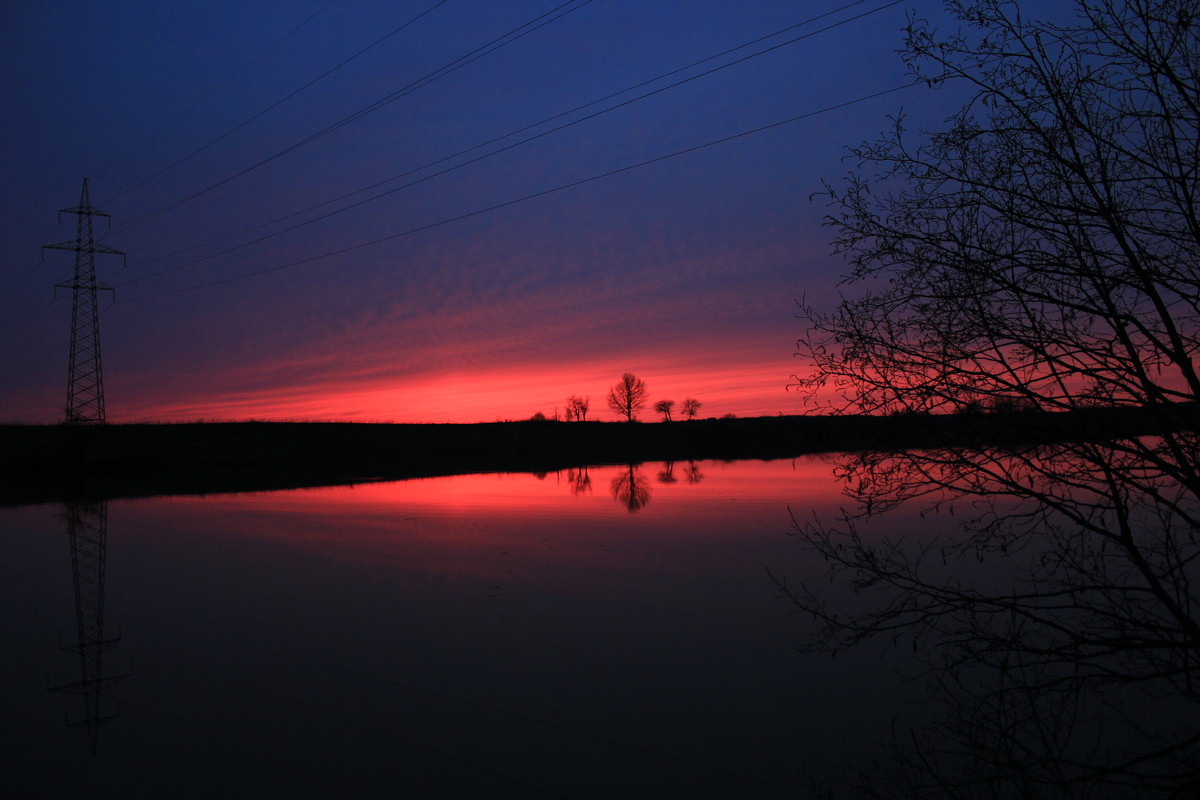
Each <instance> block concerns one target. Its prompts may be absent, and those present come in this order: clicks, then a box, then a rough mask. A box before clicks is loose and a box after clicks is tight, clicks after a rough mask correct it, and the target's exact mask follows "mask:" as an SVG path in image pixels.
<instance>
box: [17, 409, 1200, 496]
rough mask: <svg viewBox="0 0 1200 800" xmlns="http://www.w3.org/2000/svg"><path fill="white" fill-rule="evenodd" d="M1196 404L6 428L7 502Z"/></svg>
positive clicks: (565, 462)
mask: <svg viewBox="0 0 1200 800" xmlns="http://www.w3.org/2000/svg"><path fill="white" fill-rule="evenodd" d="M1198 422H1200V415H1198V412H1197V409H1196V408H1195V407H1193V406H1190V405H1189V406H1174V407H1170V408H1165V409H1163V408H1160V409H1155V410H1147V409H1139V408H1106V409H1088V410H1086V411H1077V412H1071V413H1056V414H1046V413H1041V412H1012V413H1004V414H979V415H947V416H941V415H939V416H925V415H901V416H889V417H875V416H779V417H756V418H745V419H709V420H696V421H690V422H670V423H658V422H655V423H634V424H628V423H620V422H569V423H568V422H552V421H533V420H530V421H524V422H492V423H475V424H440V425H439V424H424V425H415V424H387V423H381V424H376V423H336V422H209V423H204V422H200V423H179V424H121V425H102V426H66V425H40V426H39V425H0V505H26V504H36V503H50V502H64V501H68V500H73V499H74V500H82V499H101V498H116V497H144V496H154V495H168V494H215V493H221V492H236V491H265V490H270V489H284V488H295V487H301V486H319V485H334V484H346V483H363V482H368V481H378V480H401V479H405V478H419V477H431V476H437V475H454V474H468V473H478V472H552V471H555V470H559V469H565V468H568V467H574V466H583V465H601V464H617V463H621V464H624V463H630V464H637V463H642V462H647V461H686V460H702V459H716V460H733V459H758V460H769V459H780V458H795V457H797V456H801V455H805V454H812V453H822V452H835V451H853V450H896V449H922V448H933V447H954V446H972V445H973V446H977V445H983V444H996V445H1004V444H1031V443H1037V442H1046V441H1053V440H1058V441H1062V440H1089V439H1090V440H1094V439H1111V438H1125V437H1130V436H1139V435H1150V434H1155V433H1163V432H1166V431H1168V430H1184V429H1187V430H1196V429H1197V428H1198V427H1200V426H1198V424H1197V423H1198Z"/></svg>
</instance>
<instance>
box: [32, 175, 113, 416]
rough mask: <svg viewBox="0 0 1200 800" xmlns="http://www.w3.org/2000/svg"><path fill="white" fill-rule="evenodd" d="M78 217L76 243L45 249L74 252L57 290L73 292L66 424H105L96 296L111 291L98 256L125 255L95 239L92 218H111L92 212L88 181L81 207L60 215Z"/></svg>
mask: <svg viewBox="0 0 1200 800" xmlns="http://www.w3.org/2000/svg"><path fill="white" fill-rule="evenodd" d="M63 214H75V215H77V216H78V217H79V220H78V223H77V225H76V232H75V239H74V241H70V242H59V243H58V244H47V245H43V248H48V249H51V250H72V251H74V252H75V277H74V278H73V279H72V280H70V281H67V282H65V283H60V284H57V287H58V288H63V289H71V290H72V304H71V363H70V369H69V373H68V377H67V420H66V421H67V423H68V424H92V425H103V424H104V372H103V370H102V368H101V363H100V313H99V307H98V305H97V302H96V293H97V292H98V291H102V290H106V291H112V287H110V286H105V285H104V284H102V283H98V282H97V281H96V254H97V253H108V254H112V255H125V254H124V253H122V252H121V251H120V250H114V249H113V248H111V247H109V246H107V245H103V244H100V243H99V242H97V241H96V240H95V239H94V238H93V236H92V217H108V214H105V213H104V212H102V211H97V210H96V209H94V208H92V203H91V200H90V198H89V197H88V181H87V178H84V179H83V191H82V192H81V193H80V196H79V205H78V206H76V207H74V208H63V209H60V210H59V212H58V215H59V219H60V220H61V219H62V215H63Z"/></svg>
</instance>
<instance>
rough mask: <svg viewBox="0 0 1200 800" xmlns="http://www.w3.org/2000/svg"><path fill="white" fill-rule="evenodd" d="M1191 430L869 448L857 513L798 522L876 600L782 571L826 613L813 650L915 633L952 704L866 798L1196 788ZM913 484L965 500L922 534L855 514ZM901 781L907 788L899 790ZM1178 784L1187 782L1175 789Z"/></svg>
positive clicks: (852, 474)
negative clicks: (1043, 442) (882, 532)
mask: <svg viewBox="0 0 1200 800" xmlns="http://www.w3.org/2000/svg"><path fill="white" fill-rule="evenodd" d="M1198 464H1200V439H1198V437H1197V436H1195V435H1193V434H1181V435H1169V436H1164V437H1159V438H1155V439H1144V440H1132V441H1116V442H1104V443H1085V444H1075V445H1061V444H1056V445H1052V446H1042V447H1038V448H1032V449H1027V450H1007V451H1005V450H988V451H981V450H949V449H947V450H940V451H926V452H920V453H898V454H897V453H891V454H880V453H875V454H859V455H855V456H852V457H846V458H845V459H843V461H842V462H841V464H840V466H839V473H840V477H841V478H842V479H843V480H844V481H845V482H846V486H847V493H848V494H849V495H851V497H853V498H854V499H855V500H856V501H857V510H856V511H853V512H847V513H845V514H844V516H843V517H842V519H841V520H840V521H839V522H837V523H834V524H826V523H823V522H821V521H816V520H814V521H811V522H807V523H798V524H797V530H798V531H799V533H800V535H801V537H802V539H803V541H804V542H805V543H806V545H807V546H808V548H810V549H811V550H812V551H813V552H814V553H815V554H817V555H819V556H820V557H821V558H822V559H824V561H825V563H826V564H827V565H828V567H829V570H828V572H829V577H831V578H833V579H835V580H844V581H846V582H848V583H849V584H850V585H851V586H852V587H853V588H854V589H855V590H856V591H857V592H859V593H861V594H864V595H867V596H868V597H869V598H870V599H871V600H872V601H873V602H872V603H870V605H869V607H868V608H867V609H866V610H864V611H860V612H857V613H851V614H847V613H846V612H845V609H844V608H839V607H838V606H837V604H835V603H832V602H829V601H828V599H827V598H826V597H824V596H822V592H821V591H820V590H819V589H818V588H816V587H814V586H812V585H810V584H802V585H799V586H789V585H787V584H786V583H785V582H783V581H782V580H778V581H777V582H778V583H779V585H780V586H781V588H782V589H783V590H784V592H785V593H786V594H787V595H788V596H789V597H790V598H791V599H792V601H793V602H795V603H796V604H797V605H798V606H799V607H801V608H802V609H803V610H805V611H806V612H809V613H811V614H812V615H814V616H815V617H816V619H818V620H819V623H820V628H819V633H818V634H817V635H816V636H815V637H814V638H813V639H812V641H811V642H809V645H808V646H809V647H810V648H811V649H812V650H835V651H836V650H837V649H840V648H844V647H847V646H851V645H854V644H856V643H858V642H861V641H863V640H865V639H867V638H870V637H874V636H879V635H883V636H887V637H888V638H889V639H890V640H891V641H892V643H893V644H895V643H898V642H899V641H900V640H901V639H907V640H910V643H911V647H912V649H913V651H914V652H915V653H917V654H918V657H919V658H920V659H921V660H922V661H923V662H924V664H925V665H926V666H927V667H928V670H929V672H928V675H929V677H930V678H931V679H932V684H931V686H932V687H933V688H934V689H935V690H936V691H937V692H938V695H937V696H938V697H940V698H941V700H942V702H943V704H944V706H945V711H946V718H945V719H943V720H941V721H939V722H938V724H936V725H934V726H930V728H929V729H928V730H922V731H920V732H919V733H918V732H914V734H913V737H912V740H911V742H905V743H903V745H902V746H900V745H898V746H897V759H898V760H897V766H898V773H899V774H900V775H901V776H902V780H901V781H900V782H897V781H896V777H895V775H890V776H889V778H888V788H887V791H886V792H884V791H882V790H880V789H879V787H878V786H877V785H876V783H874V782H873V781H872V776H870V775H869V774H867V773H866V772H864V771H856V772H855V777H856V779H855V785H856V786H857V787H858V788H859V789H863V790H866V793H867V794H868V795H872V796H879V795H884V794H886V795H888V796H895V795H897V794H899V795H911V796H921V797H929V796H937V795H941V796H954V797H961V796H977V795H978V796H1010V795H1011V796H1022V797H1040V796H1048V797H1071V796H1087V797H1100V796H1104V797H1107V796H1124V795H1123V793H1125V792H1128V791H1130V790H1132V789H1134V788H1136V789H1137V790H1138V791H1139V792H1142V793H1149V792H1151V791H1153V790H1158V791H1159V792H1161V793H1162V794H1164V795H1168V796H1180V797H1182V796H1195V795H1188V794H1187V793H1188V792H1196V791H1197V790H1200V766H1198V765H1200V713H1197V712H1200V618H1198V615H1197V610H1198V609H1197V606H1198V604H1200V598H1198V597H1197V594H1196V589H1195V587H1196V586H1197V585H1198V580H1200V569H1198V567H1200V537H1198V535H1197V534H1198V532H1200V492H1198V489H1200V480H1198V477H1200V474H1198V472H1197V465H1198ZM917 498H921V499H923V500H925V501H927V502H929V501H932V503H933V505H934V506H935V507H937V506H941V507H943V508H944V507H961V506H963V505H964V504H965V505H969V506H970V507H971V508H972V509H973V510H974V513H973V514H972V515H971V519H970V521H969V522H967V523H966V524H964V525H963V527H962V529H961V533H960V534H958V535H956V536H954V537H952V538H949V539H934V538H929V539H925V540H923V541H919V542H913V541H905V540H903V539H900V538H895V537H892V538H889V537H884V538H876V537H870V536H868V535H867V534H866V533H865V531H864V528H863V523H864V522H865V521H866V520H867V519H869V518H871V517H874V516H876V515H878V514H880V513H883V512H886V511H889V510H891V509H894V508H896V507H897V506H900V505H902V504H904V503H907V502H909V501H913V500H915V499H917ZM900 788H903V789H904V790H905V791H899V789H900ZM1172 793H1178V794H1172Z"/></svg>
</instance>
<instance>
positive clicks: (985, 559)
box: [790, 0, 1200, 797]
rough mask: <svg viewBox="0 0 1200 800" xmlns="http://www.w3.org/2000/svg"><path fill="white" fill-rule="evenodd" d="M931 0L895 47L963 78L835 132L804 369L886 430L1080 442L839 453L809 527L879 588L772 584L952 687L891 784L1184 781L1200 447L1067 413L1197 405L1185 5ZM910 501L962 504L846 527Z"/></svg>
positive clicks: (1008, 790)
mask: <svg viewBox="0 0 1200 800" xmlns="http://www.w3.org/2000/svg"><path fill="white" fill-rule="evenodd" d="M948 5H949V6H950V8H951V10H952V11H953V12H954V13H955V15H956V16H958V17H959V18H960V21H961V22H962V27H961V29H960V30H961V31H962V32H959V33H954V34H952V35H949V36H942V35H940V34H938V33H937V32H936V31H933V30H932V29H931V28H930V27H929V25H928V24H927V23H925V22H923V21H921V20H914V21H913V23H912V24H911V25H910V26H909V27H908V28H907V29H906V40H905V45H904V59H905V62H906V63H907V64H908V65H909V66H910V68H911V69H912V71H913V72H914V74H915V76H916V77H918V78H920V79H923V80H925V81H927V82H928V83H929V84H931V85H933V84H941V83H950V82H953V83H955V84H956V85H959V86H963V87H964V88H965V87H971V88H970V89H969V90H968V91H970V92H971V97H970V98H968V102H967V103H966V104H965V105H964V106H963V107H961V108H960V109H959V110H957V111H956V112H955V113H954V114H953V115H952V116H951V117H950V118H949V119H948V121H947V126H946V128H945V129H943V130H940V131H936V132H932V133H929V134H928V135H922V136H921V138H920V139H919V140H914V134H913V133H912V128H911V127H910V126H907V125H905V124H904V122H903V121H902V120H899V119H897V120H895V121H894V124H893V125H892V127H891V130H889V131H888V132H886V133H885V134H883V135H882V136H881V137H879V138H877V139H875V140H874V141H872V142H869V143H867V144H865V145H862V146H860V147H858V148H855V149H854V150H853V151H852V152H853V154H854V155H855V156H856V157H857V159H858V161H859V164H860V167H859V169H860V170H861V174H855V175H851V176H850V178H849V180H848V182H847V184H846V185H845V186H844V188H841V189H836V188H833V187H831V196H832V202H833V206H834V212H833V215H832V216H831V218H830V221H831V224H833V225H834V226H835V228H836V229H837V230H838V235H837V239H836V241H835V246H836V247H837V249H839V250H840V251H841V252H842V253H844V254H845V255H846V257H847V258H848V260H849V262H850V264H851V266H852V272H851V274H850V276H849V280H850V281H852V282H853V281H858V282H861V283H862V284H864V285H863V291H862V292H861V293H859V294H857V295H854V296H850V297H848V298H847V299H845V300H843V301H842V302H841V303H840V304H839V305H838V306H837V307H836V309H835V310H834V311H832V312H831V313H820V312H817V311H815V310H811V309H810V310H809V311H810V313H808V314H807V318H808V321H809V322H810V329H809V331H808V332H807V334H806V335H805V337H804V339H802V340H801V342H800V343H799V349H800V350H801V354H802V356H804V358H805V360H806V361H808V362H809V363H810V364H811V366H812V369H811V371H810V372H809V373H808V374H805V375H802V376H800V377H799V384H800V385H801V387H802V388H804V389H805V390H807V391H809V392H810V393H811V396H812V397H813V399H816V400H821V399H824V400H831V397H833V396H837V395H840V397H841V400H840V401H839V400H833V402H834V403H835V406H836V407H837V408H839V409H849V410H852V411H857V412H884V413H886V412H907V416H905V417H904V418H903V419H900V418H897V424H898V425H911V424H918V423H919V422H920V420H921V419H922V417H923V416H924V415H925V414H928V413H929V412H936V411H958V412H971V413H974V412H977V411H979V410H982V409H989V408H990V409H992V410H995V411H1003V412H1004V416H1000V415H997V418H999V419H1002V420H1003V419H1007V420H1011V421H1013V422H1014V424H1015V423H1016V422H1017V421H1019V420H1020V419H1022V418H1032V417H1035V416H1037V415H1038V414H1039V413H1040V411H1064V412H1070V414H1069V415H1064V417H1065V418H1066V419H1068V420H1070V421H1071V424H1072V425H1076V429H1075V430H1074V431H1071V432H1070V433H1069V435H1070V436H1072V437H1073V438H1075V439H1076V441H1078V442H1083V443H1081V444H1054V445H1045V446H1041V447H1037V448H1031V449H1026V450H1017V449H1010V450H1008V451H1003V450H985V449H978V448H977V449H973V450H961V449H960V450H954V449H932V450H928V451H925V452H922V453H904V454H885V455H865V456H860V457H857V458H853V459H850V460H847V461H846V462H845V463H844V464H843V466H842V472H843V477H844V478H845V479H846V480H847V487H848V489H849V491H850V493H851V494H852V495H854V496H855V497H856V499H857V500H858V501H859V503H860V506H859V508H860V512H859V513H858V514H851V515H848V516H847V517H846V518H845V519H843V520H842V522H841V523H840V524H836V525H834V526H830V525H829V524H827V523H813V524H810V525H807V526H804V527H802V533H803V536H804V539H805V541H806V542H807V544H808V545H809V546H810V547H811V548H812V549H813V550H814V551H815V552H816V553H817V554H819V555H820V556H822V557H823V558H824V559H825V560H826V562H827V563H828V564H829V565H830V569H831V572H832V574H833V575H834V577H837V578H842V579H845V580H846V581H847V582H849V583H850V584H851V585H852V586H854V587H855V588H856V589H858V590H860V591H861V592H864V593H867V594H869V595H870V596H871V597H872V598H873V599H874V600H875V601H876V602H875V604H874V605H873V607H872V606H869V607H868V608H867V609H866V610H865V611H860V612H857V613H854V612H851V613H847V611H846V610H845V609H835V608H833V607H832V606H831V605H829V604H827V603H826V602H825V601H824V599H823V598H822V597H820V596H819V594H817V593H815V592H814V591H813V590H812V587H811V586H800V587H798V588H793V589H791V590H790V594H791V596H792V598H793V599H794V600H795V602H796V603H798V604H799V605H800V606H801V607H802V608H804V609H805V610H807V611H811V612H812V613H813V614H814V615H815V616H816V617H817V619H818V620H820V621H821V622H822V623H823V624H824V627H823V629H822V632H821V634H820V636H819V637H818V638H817V639H816V640H815V641H814V642H813V646H814V647H829V648H838V647H842V646H846V645H850V644H853V643H855V642H858V641H861V640H862V639H865V638H868V637H871V636H875V635H885V636H888V637H889V638H890V639H892V640H893V641H895V640H897V639H900V638H902V637H903V638H906V639H907V638H908V637H912V641H911V642H908V641H906V644H911V645H912V647H913V648H914V650H915V651H916V652H917V653H918V654H919V655H920V656H921V657H923V658H925V659H926V660H927V662H928V663H929V666H930V667H931V668H932V669H933V670H934V672H933V675H935V676H936V677H937V680H938V685H939V686H940V687H941V688H943V689H944V690H947V693H948V696H949V697H951V698H952V703H951V711H952V714H951V716H950V717H949V718H948V719H949V722H948V723H946V722H945V721H944V722H943V724H940V725H938V726H935V727H933V728H931V729H930V730H929V731H928V732H926V733H927V736H925V737H923V736H915V737H914V738H913V741H912V742H911V743H908V744H906V745H905V747H904V749H903V753H902V756H901V760H900V764H901V766H902V767H904V768H905V769H902V775H903V776H904V777H905V778H906V779H907V780H899V781H892V782H891V783H890V784H889V786H888V787H887V793H888V794H892V793H895V792H899V791H900V790H902V789H908V790H909V792H908V793H909V794H912V795H915V796H922V797H928V796H931V795H935V794H941V795H944V796H988V797H994V796H1024V797H1036V796H1049V797H1062V796H1072V795H1075V796H1084V795H1086V796H1088V797H1100V796H1106V797H1107V796H1129V795H1130V794H1137V795H1138V796H1146V795H1149V794H1153V793H1161V794H1167V793H1174V794H1175V795H1176V796H1179V797H1183V796H1189V797H1195V796H1200V767H1198V766H1197V765H1198V764H1200V728H1198V727H1197V726H1200V713H1197V712H1198V711H1200V708H1198V706H1200V702H1198V701H1200V619H1198V613H1197V612H1198V611H1200V608H1198V606H1200V596H1198V595H1197V587H1198V586H1200V443H1198V439H1197V436H1196V435H1195V434H1194V433H1181V434H1164V435H1158V436H1155V437H1147V438H1142V439H1133V440H1122V441H1106V440H1105V438H1106V436H1109V437H1110V436H1111V435H1112V433H1111V429H1110V430H1107V431H1106V429H1105V426H1104V425H1103V423H1102V422H1100V423H1097V424H1088V423H1087V421H1088V420H1100V419H1102V415H1101V414H1098V413H1096V411H1097V409H1096V408H1095V407H1096V406H1118V407H1127V408H1128V409H1135V410H1136V411H1137V413H1138V414H1139V415H1140V419H1142V420H1145V421H1147V424H1148V425H1152V426H1153V428H1154V430H1158V431H1164V430H1166V431H1170V430H1174V431H1178V430H1196V428H1197V426H1196V418H1195V417H1196V413H1195V409H1196V403H1197V400H1200V374H1198V373H1197V370H1196V364H1195V358H1196V354H1197V352H1200V206H1198V205H1197V204H1196V202H1195V197H1196V177H1195V176H1196V164H1197V163H1200V138H1198V137H1197V135H1196V131H1197V129H1198V128H1200V104H1198V103H1197V97H1198V96H1200V88H1198V79H1200V75H1198V71H1197V62H1196V53H1197V52H1200V25H1198V24H1197V16H1196V11H1195V2H1194V0H1155V2H1147V1H1146V0H1117V1H1116V2H1107V0H1103V1H1102V0H1094V1H1092V0H1077V2H1076V3H1075V4H1074V5H1075V9H1074V13H1073V14H1072V17H1071V21H1070V22H1069V23H1068V24H1067V25H1058V24H1049V23H1039V22H1036V21H1034V20H1032V19H1030V18H1029V17H1027V16H1025V15H1024V14H1023V13H1022V11H1021V10H1020V9H1018V5H1022V4H1017V3H1010V2H1004V0H975V1H974V2H969V3H968V2H951V3H949V4H948ZM1039 410H1040V411H1039ZM913 412H920V413H913ZM1043 424H1044V423H1043ZM1042 438H1043V439H1044V438H1046V437H1045V436H1044V435H1043V436H1042ZM918 498H923V499H924V500H926V501H930V500H932V501H934V502H951V503H953V501H955V500H958V501H961V502H959V503H957V504H955V505H957V506H959V507H961V506H962V505H964V504H966V505H969V506H971V507H972V508H973V509H974V510H975V513H974V514H972V515H970V516H971V518H972V521H971V522H969V523H968V524H967V525H966V526H965V527H964V528H963V530H962V532H961V533H960V534H959V535H957V536H956V537H954V538H953V539H951V540H947V541H937V542H925V543H923V544H916V543H913V542H911V541H909V542H905V541H900V540H887V539H873V538H868V537H866V536H865V534H863V533H862V532H861V531H862V529H861V527H860V524H859V523H860V522H861V521H862V518H863V517H864V516H871V515H873V514H877V513H879V512H881V511H886V510H888V509H890V508H894V507H895V506H897V505H899V504H901V503H907V502H910V501H913V500H916V499H918ZM952 507H953V506H952ZM838 612H840V616H838ZM1189 714H1190V717H1189V716H1188V715H1189ZM893 790H894V791H893Z"/></svg>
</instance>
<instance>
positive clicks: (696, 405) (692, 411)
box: [679, 397, 704, 419]
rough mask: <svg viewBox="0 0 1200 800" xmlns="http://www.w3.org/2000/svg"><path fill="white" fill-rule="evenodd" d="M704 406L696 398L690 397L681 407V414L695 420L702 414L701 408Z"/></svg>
mask: <svg viewBox="0 0 1200 800" xmlns="http://www.w3.org/2000/svg"><path fill="white" fill-rule="evenodd" d="M702 405H704V404H703V403H701V402H700V401H699V400H697V399H696V398H694V397H689V398H687V399H685V400H684V401H683V405H682V406H680V409H679V412H680V413H681V414H683V415H684V416H685V417H687V418H688V419H695V418H696V415H697V414H699V413H700V406H702Z"/></svg>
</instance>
